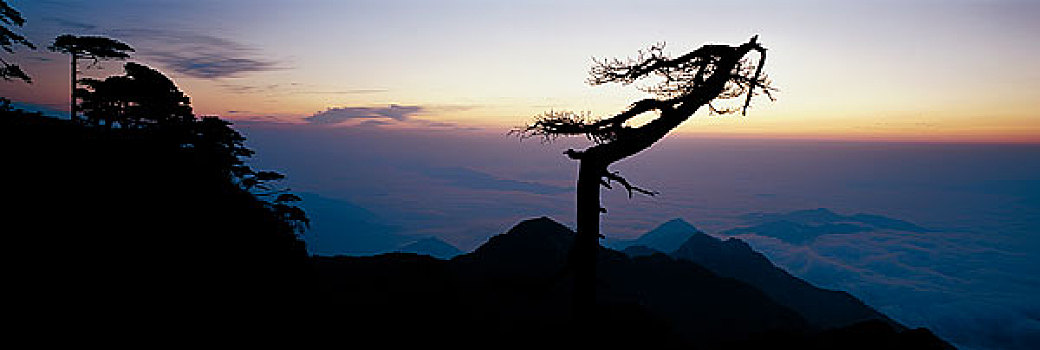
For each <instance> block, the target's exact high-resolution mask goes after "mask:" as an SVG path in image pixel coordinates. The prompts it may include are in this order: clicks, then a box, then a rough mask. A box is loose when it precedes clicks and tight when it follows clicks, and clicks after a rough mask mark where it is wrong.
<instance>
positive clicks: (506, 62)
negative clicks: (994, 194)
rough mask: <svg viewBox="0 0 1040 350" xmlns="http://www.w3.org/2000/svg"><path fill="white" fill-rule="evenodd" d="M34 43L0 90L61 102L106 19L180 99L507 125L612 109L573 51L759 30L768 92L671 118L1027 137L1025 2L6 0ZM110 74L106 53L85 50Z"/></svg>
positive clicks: (732, 132) (698, 40) (336, 121)
mask: <svg viewBox="0 0 1040 350" xmlns="http://www.w3.org/2000/svg"><path fill="white" fill-rule="evenodd" d="M10 3H11V5H12V6H14V7H15V8H17V9H19V10H21V11H22V13H23V15H24V16H25V17H26V18H27V24H26V25H25V26H24V27H23V28H22V33H24V34H26V36H27V37H28V38H29V39H30V40H32V41H33V42H34V43H36V44H37V46H39V47H40V49H38V50H36V51H27V50H21V51H20V52H19V53H18V54H17V55H15V57H14V59H15V61H16V62H18V63H19V64H21V65H22V66H23V68H24V69H25V70H26V71H27V72H28V73H29V74H30V75H32V76H33V78H34V80H35V82H34V84H32V85H28V86H27V85H25V84H21V83H4V84H0V95H3V96H8V97H10V98H12V99H13V100H15V101H18V102H21V103H28V104H33V105H36V106H39V107H43V108H50V109H53V110H67V108H68V107H67V93H68V81H67V79H68V61H67V58H65V57H62V56H60V55H57V54H54V53H50V52H48V51H47V50H46V49H45V47H46V46H47V45H48V44H49V43H50V41H51V40H53V38H54V37H55V36H56V35H58V34H62V33H73V34H79V35H106V36H109V37H113V38H116V39H120V40H123V41H125V42H127V43H129V44H131V45H132V46H134V47H135V48H136V49H137V53H136V54H135V55H134V56H133V58H132V60H133V61H137V62H142V63H145V64H148V65H150V66H153V67H156V68H158V69H160V70H161V71H163V72H165V73H167V74H168V75H170V76H171V77H172V78H173V79H174V80H175V81H176V82H177V84H178V85H179V86H180V87H181V88H182V89H183V90H185V91H186V92H187V93H188V94H189V95H190V96H192V99H193V105H194V107H195V109H196V111H197V112H198V113H200V114H216V115H221V116H224V117H226V118H230V119H240V120H241V119H275V120H279V121H285V122H293V123H319V124H328V126H329V127H333V126H356V125H362V126H368V127H384V128H442V129H452V128H480V129H487V130H493V131H503V130H507V129H508V128H509V127H513V126H517V125H519V124H523V123H524V122H527V121H529V120H530V119H531V118H532V116H534V115H536V114H538V113H540V112H543V111H546V110H549V109H555V110H560V109H565V110H576V111H591V112H592V113H593V114H595V115H609V114H611V113H616V112H617V111H619V110H621V109H622V108H624V107H625V106H626V105H627V104H629V103H631V102H633V101H635V100H636V99H638V98H641V97H642V96H643V94H642V93H641V92H639V91H638V90H637V89H636V88H635V87H633V86H627V87H626V86H600V87H591V86H589V85H587V84H586V83H585V78H586V72H587V70H588V67H589V65H590V63H591V59H592V58H593V57H627V56H631V55H634V54H635V53H636V51H637V50H639V49H643V48H645V47H647V46H648V45H650V44H653V43H655V42H666V43H668V46H667V49H668V51H669V52H671V53H672V54H676V55H678V54H682V53H685V52H687V51H689V50H691V49H694V48H696V47H699V46H700V45H702V44H705V43H726V44H738V43H741V42H744V41H746V40H747V39H748V38H750V37H751V36H752V35H755V34H759V35H760V36H761V37H760V41H761V42H762V43H763V44H764V45H765V46H766V47H768V48H769V49H770V51H769V52H770V55H769V60H768V64H767V67H766V71H767V72H768V73H769V74H770V76H771V77H772V78H773V80H774V82H775V85H776V86H777V87H778V88H780V90H781V93H780V94H779V95H778V97H779V100H778V101H776V102H775V103H770V102H769V101H768V100H767V99H761V100H756V101H755V102H754V103H753V107H754V108H753V110H752V111H750V112H749V115H748V116H747V117H737V116H725V117H718V116H708V115H707V113H705V112H704V111H702V112H699V113H698V115H696V116H695V118H693V119H692V120H691V121H689V122H687V123H686V124H685V125H684V126H683V127H682V128H681V129H680V132H681V133H684V134H687V135H691V134H710V135H713V136H754V137H776V138H823V139H855V140H924V141H967V142H977V141H997V142H1023V141H1025V142H1040V115H1038V114H1037V112H1036V111H1037V110H1038V109H1040V108H1038V107H1040V68H1037V67H1035V66H1034V65H1031V62H1033V61H1035V60H1036V57H1038V56H1040V41H1037V40H1036V35H1037V34H1038V33H1040V21H1036V18H1040V3H1037V2H1035V1H1000V0H952V1H864V2H835V1H775V2H752V1H735V2H734V1H727V2H725V4H724V5H719V3H721V2H708V1H639V2H622V1H567V2H564V1H508V2H507V1H501V2H491V1H320V0H312V1H273V0H221V1H129V0H126V1H120V0H94V1H72V0H69V1H57V0H32V1H25V0H19V1H10ZM103 66H104V67H106V68H107V70H87V71H85V74H86V75H95V76H98V75H105V74H107V73H113V72H118V69H119V67H120V64H119V63H113V62H108V63H104V64H103Z"/></svg>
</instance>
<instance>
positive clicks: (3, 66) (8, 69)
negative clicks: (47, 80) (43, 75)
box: [0, 0, 36, 83]
mask: <svg viewBox="0 0 1040 350" xmlns="http://www.w3.org/2000/svg"><path fill="white" fill-rule="evenodd" d="M24 24H25V18H23V17H22V14H21V13H19V12H18V10H15V9H14V8H13V7H11V5H8V4H7V2H6V1H3V0H0V48H3V49H4V51H7V53H14V47H15V46H17V45H21V46H25V47H28V48H29V49H32V50H35V49H36V46H34V45H33V43H31V42H29V40H27V39H25V37H24V36H21V35H19V34H18V33H15V32H14V31H13V30H12V28H13V27H21V26H22V25H24ZM0 79H3V80H13V79H19V80H22V81H24V82H26V83H32V78H29V75H28V74H25V72H24V71H22V68H21V67H19V66H18V65H16V64H14V63H11V62H7V60H4V59H3V58H2V57H0Z"/></svg>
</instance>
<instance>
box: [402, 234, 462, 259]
mask: <svg viewBox="0 0 1040 350" xmlns="http://www.w3.org/2000/svg"><path fill="white" fill-rule="evenodd" d="M396 251H397V252H402V253H415V254H423V255H429V256H432V257H435V258H438V259H451V258H453V257H455V256H456V255H459V254H462V251H461V250H459V248H456V247H455V246H453V245H451V244H450V243H448V242H445V241H443V240H441V239H439V238H437V237H426V238H422V239H419V240H417V241H413V242H409V243H407V244H405V245H402V246H401V247H398V248H397V250H396Z"/></svg>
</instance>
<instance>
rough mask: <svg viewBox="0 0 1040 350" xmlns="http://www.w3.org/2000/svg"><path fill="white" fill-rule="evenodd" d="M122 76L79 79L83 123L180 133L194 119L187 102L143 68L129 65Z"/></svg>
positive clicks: (174, 88) (171, 85)
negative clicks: (158, 129)
mask: <svg viewBox="0 0 1040 350" xmlns="http://www.w3.org/2000/svg"><path fill="white" fill-rule="evenodd" d="M124 67H125V69H126V74H125V75H120V76H111V77H108V78H105V79H104V80H99V79H92V78H87V79H81V80H80V84H81V85H83V86H84V88H80V89H77V95H78V96H80V97H81V98H82V100H83V102H82V103H81V104H80V108H79V109H80V110H82V111H83V115H84V116H85V117H86V119H87V121H88V122H90V123H92V124H95V125H100V124H101V123H102V121H103V122H104V124H105V125H106V126H107V127H112V125H113V124H116V123H118V124H119V125H120V126H121V127H124V128H142V127H150V126H151V127H161V128H163V129H165V130H167V131H172V130H174V129H178V130H182V131H183V130H184V129H185V128H186V127H187V126H188V125H189V124H190V123H192V122H193V121H194V119H195V116H194V114H193V113H192V109H191V103H190V99H189V98H188V96H187V95H185V94H184V93H183V92H181V91H180V90H179V89H178V88H177V86H176V85H175V84H174V83H173V81H172V80H170V79H169V78H167V77H166V76H165V75H163V74H162V73H159V72H158V71H156V70H154V69H151V68H149V67H147V66H144V65H141V64H137V63H133V62H129V63H127V64H126V65H125V66H124Z"/></svg>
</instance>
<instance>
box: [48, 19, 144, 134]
mask: <svg viewBox="0 0 1040 350" xmlns="http://www.w3.org/2000/svg"><path fill="white" fill-rule="evenodd" d="M47 49H49V50H51V51H54V52H60V53H64V54H67V55H69V61H70V62H71V63H70V64H71V68H70V73H69V74H70V75H71V79H70V84H71V93H70V96H69V116H70V118H71V119H72V120H73V121H75V120H77V118H78V114H77V110H76V90H77V89H76V83H77V82H78V80H77V79H76V77H77V74H78V73H79V71H77V69H76V63H77V62H78V61H79V60H91V63H90V65H89V66H87V67H94V66H97V65H99V64H100V62H101V61H103V60H122V59H126V58H129V57H130V54H129V52H133V51H134V49H133V48H132V47H130V45H127V44H125V43H123V42H120V41H117V40H114V39H109V38H106V37H101V36H75V35H71V34H62V35H59V36H58V37H57V38H54V42H53V43H51V46H49V47H48V48H47Z"/></svg>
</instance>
